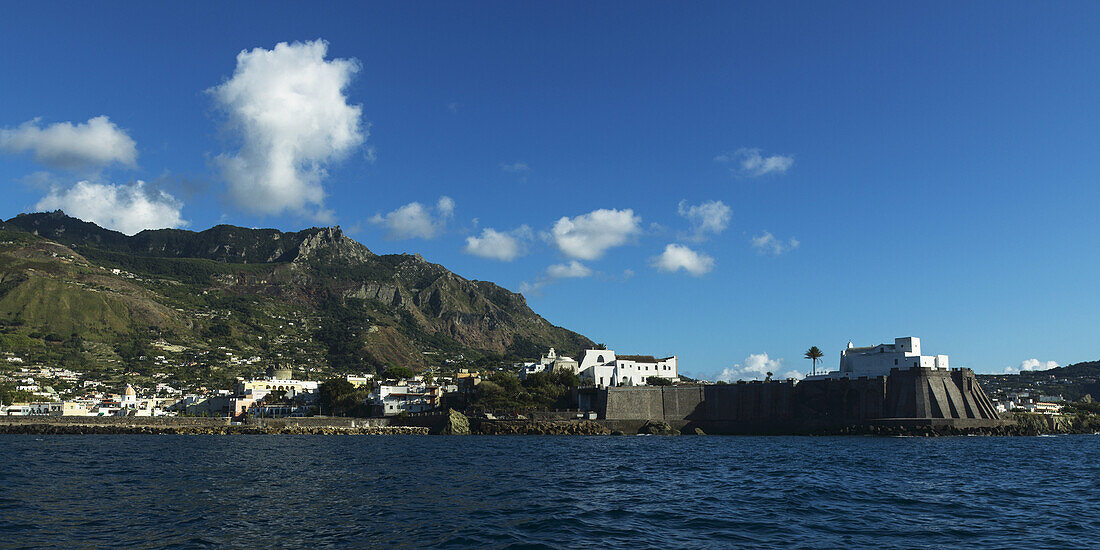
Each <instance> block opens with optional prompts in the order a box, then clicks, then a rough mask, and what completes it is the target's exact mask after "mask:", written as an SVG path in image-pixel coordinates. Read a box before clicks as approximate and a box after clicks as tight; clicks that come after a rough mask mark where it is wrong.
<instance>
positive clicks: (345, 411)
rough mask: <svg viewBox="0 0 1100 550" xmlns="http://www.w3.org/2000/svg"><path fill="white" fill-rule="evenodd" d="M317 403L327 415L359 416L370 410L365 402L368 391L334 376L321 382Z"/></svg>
mask: <svg viewBox="0 0 1100 550" xmlns="http://www.w3.org/2000/svg"><path fill="white" fill-rule="evenodd" d="M317 389H318V392H319V394H320V395H318V396H317V403H318V405H320V409H321V412H322V413H324V414H326V415H327V416H359V415H362V414H364V413H367V412H368V410H367V409H368V407H366V405H365V404H364V403H363V400H364V399H366V397H367V396H366V393H367V391H366V390H364V389H360V388H356V387H355V385H354V384H352V383H351V382H348V381H347V380H345V379H343V378H333V379H331V380H326V381H324V382H322V383H321V386H320V387H319V388H317Z"/></svg>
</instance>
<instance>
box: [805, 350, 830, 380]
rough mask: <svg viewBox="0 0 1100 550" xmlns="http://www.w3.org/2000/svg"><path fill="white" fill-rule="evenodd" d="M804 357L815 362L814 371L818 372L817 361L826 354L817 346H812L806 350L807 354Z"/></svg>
mask: <svg viewBox="0 0 1100 550" xmlns="http://www.w3.org/2000/svg"><path fill="white" fill-rule="evenodd" d="M803 357H805V358H806V359H809V360H810V361H812V362H813V369H814V370H813V373H814V374H817V362H818V361H820V360H821V358H822V357H825V354H824V353H821V350H820V349H817V346H812V347H810V349H808V350H806V355H804V356H803Z"/></svg>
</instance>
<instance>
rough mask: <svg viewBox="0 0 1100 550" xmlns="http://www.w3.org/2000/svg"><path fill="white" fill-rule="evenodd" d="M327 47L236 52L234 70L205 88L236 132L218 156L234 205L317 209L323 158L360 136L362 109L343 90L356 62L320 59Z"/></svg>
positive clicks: (340, 152) (261, 209) (258, 209)
mask: <svg viewBox="0 0 1100 550" xmlns="http://www.w3.org/2000/svg"><path fill="white" fill-rule="evenodd" d="M327 51H328V43H327V42H325V41H324V40H315V41H312V42H305V43H300V42H295V43H293V44H287V43H286V42H280V43H279V44H277V45H276V46H275V48H274V49H271V50H266V49H263V48H255V49H253V50H251V51H247V50H246V51H241V52H240V53H239V54H237V68H236V70H235V71H234V73H233V77H232V78H230V79H229V80H227V81H225V83H223V84H221V85H219V86H215V87H214V88H211V89H210V90H209V91H210V93H211V94H212V95H213V96H214V98H215V99H216V100H217V102H218V104H219V105H220V106H221V107H222V109H223V110H224V111H225V112H226V113H227V115H228V126H229V128H230V129H232V130H234V131H236V132H237V133H238V134H239V136H240V139H241V148H240V150H239V151H238V152H237V153H236V154H233V155H228V154H225V155H221V156H219V157H218V158H217V164H218V166H219V168H220V169H221V173H222V176H223V177H224V178H225V180H226V182H227V183H228V184H229V195H230V197H231V198H232V199H233V200H234V202H235V203H236V204H237V205H239V206H240V207H241V208H243V209H245V210H247V211H250V212H252V213H256V214H278V213H281V212H285V211H292V212H298V213H307V212H308V209H307V207H310V206H312V207H315V208H317V209H321V207H322V205H323V203H324V197H325V191H324V188H323V186H322V181H323V180H324V179H325V177H326V175H327V174H326V172H325V165H326V164H327V163H328V162H330V161H333V160H336V159H338V158H340V157H343V156H344V155H346V154H347V153H348V152H350V151H351V150H352V149H354V148H356V147H358V146H359V145H360V144H362V143H363V141H364V140H365V139H366V135H367V132H366V131H365V130H364V129H363V128H362V127H361V124H360V114H361V111H362V108H361V107H360V106H358V105H349V104H348V99H347V97H346V96H345V95H344V90H345V89H346V88H347V86H348V83H349V82H350V81H351V78H352V75H354V74H355V73H356V72H357V71H358V70H359V64H358V62H356V61H355V60H353V59H333V60H325V55H326V54H327Z"/></svg>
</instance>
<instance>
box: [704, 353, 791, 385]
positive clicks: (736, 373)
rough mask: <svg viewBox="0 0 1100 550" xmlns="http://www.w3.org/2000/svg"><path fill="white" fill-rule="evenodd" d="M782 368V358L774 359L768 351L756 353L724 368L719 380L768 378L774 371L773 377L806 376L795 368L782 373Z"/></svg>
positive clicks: (732, 380) (734, 380)
mask: <svg viewBox="0 0 1100 550" xmlns="http://www.w3.org/2000/svg"><path fill="white" fill-rule="evenodd" d="M782 369H783V360H782V359H772V358H770V357H768V354H767V353H754V354H751V355H749V356H748V357H746V358H745V360H744V361H742V362H741V363H738V364H736V365H734V366H732V367H729V368H726V369H722V373H721V374H719V375H718V381H719V382H736V381H738V380H763V379H765V378H767V376H768V373H769V372H770V373H772V378H773V379H776V378H782V379H787V378H795V379H802V378H803V377H804V376H805V375H804V374H802V373H801V372H799V371H795V370H788V371H787V372H783V373H782V374H781V373H780V371H782Z"/></svg>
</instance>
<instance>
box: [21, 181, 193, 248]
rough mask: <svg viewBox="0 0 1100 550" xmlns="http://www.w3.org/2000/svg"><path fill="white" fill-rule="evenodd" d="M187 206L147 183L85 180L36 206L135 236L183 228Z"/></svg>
mask: <svg viewBox="0 0 1100 550" xmlns="http://www.w3.org/2000/svg"><path fill="white" fill-rule="evenodd" d="M182 208H183V204H182V203H181V202H180V201H178V200H176V198H175V197H173V196H172V195H170V194H168V193H166V192H164V191H150V190H148V189H146V188H145V182H143V181H137V182H136V183H133V184H130V185H122V184H120V185H115V184H110V183H93V182H89V181H81V182H78V183H77V184H76V185H74V186H72V187H70V188H68V189H64V188H55V189H53V190H51V191H50V193H49V194H48V195H46V196H45V197H43V198H42V200H40V201H38V204H36V205H35V209H37V210H58V209H60V210H64V211H65V213H66V214H68V215H70V216H73V217H76V218H80V219H82V220H84V221H89V222H93V223H95V224H97V225H99V226H102V227H106V228H108V229H114V230H116V231H121V232H123V233H126V234H127V235H133V234H134V233H137V232H139V231H141V230H143V229H163V228H173V227H183V226H185V225H187V222H186V221H185V220H184V219H183V218H182V217H181V215H180V210H181V209H182Z"/></svg>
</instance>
